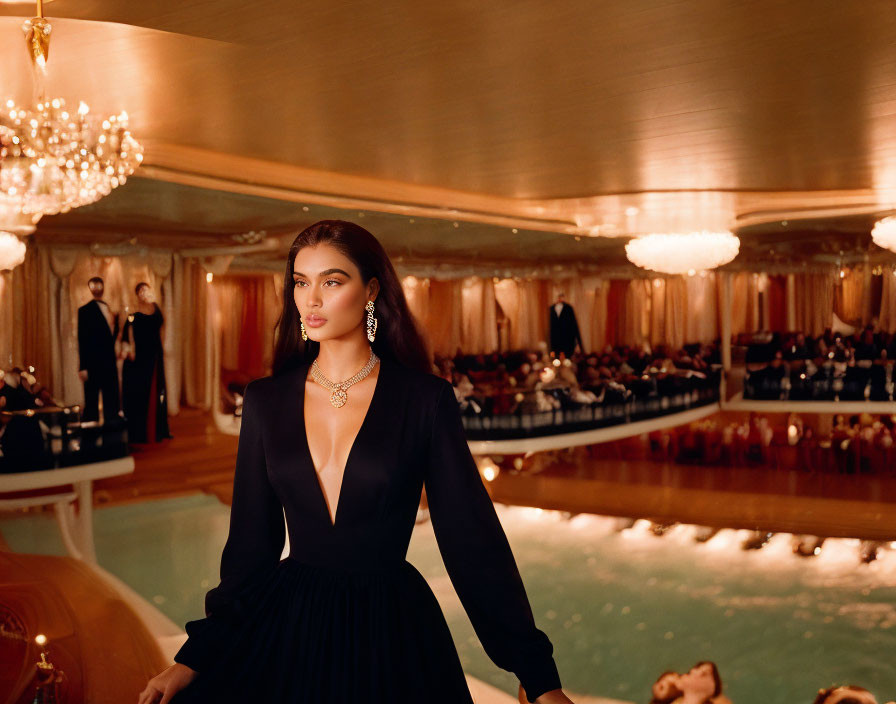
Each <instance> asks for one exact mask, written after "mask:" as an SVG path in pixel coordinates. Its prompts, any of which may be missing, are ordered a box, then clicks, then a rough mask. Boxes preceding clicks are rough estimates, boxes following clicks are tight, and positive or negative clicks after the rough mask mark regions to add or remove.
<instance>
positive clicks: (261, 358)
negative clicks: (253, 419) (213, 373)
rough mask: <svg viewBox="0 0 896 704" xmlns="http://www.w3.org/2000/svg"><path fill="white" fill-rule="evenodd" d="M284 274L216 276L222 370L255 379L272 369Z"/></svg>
mask: <svg viewBox="0 0 896 704" xmlns="http://www.w3.org/2000/svg"><path fill="white" fill-rule="evenodd" d="M280 278H281V277H279V276H277V275H273V274H251V275H232V274H226V275H224V276H220V277H215V278H214V282H213V287H214V289H215V295H216V296H217V300H218V311H219V314H220V320H221V325H220V327H219V329H218V334H219V336H220V340H221V368H222V370H227V371H239V372H242V373H243V374H244V375H247V376H249V377H250V378H253V379H254V378H256V377H260V376H266V375H267V374H269V373H270V372H271V366H272V364H273V357H274V337H275V327H276V324H277V321H278V319H279V316H280V310H281V307H282V302H281V300H280V297H279V295H278V293H277V288H278V287H277V281H278V280H279V279H280ZM280 288H281V289H282V282H281V284H280Z"/></svg>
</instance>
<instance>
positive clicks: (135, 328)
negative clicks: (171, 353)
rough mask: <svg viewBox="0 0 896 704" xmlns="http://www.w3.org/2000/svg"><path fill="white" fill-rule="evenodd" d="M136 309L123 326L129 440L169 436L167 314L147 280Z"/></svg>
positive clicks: (123, 379)
mask: <svg viewBox="0 0 896 704" xmlns="http://www.w3.org/2000/svg"><path fill="white" fill-rule="evenodd" d="M136 293H137V300H138V304H137V310H136V311H134V312H133V313H131V314H130V315H129V316H128V319H127V322H126V323H125V325H124V328H123V329H122V332H121V336H122V338H123V340H124V343H125V345H123V348H124V349H127V350H128V351H127V356H126V357H125V360H124V364H123V365H122V370H121V400H122V404H121V405H122V409H123V410H124V414H125V416H126V417H127V420H128V442H132V443H145V442H158V441H159V440H164V439H166V438H170V437H171V434H170V433H169V432H168V401H167V394H166V393H165V356H164V352H163V350H162V339H163V330H164V324H165V322H164V318H163V317H162V310H161V309H160V308H159V306H158V304H157V303H156V302H155V294H154V293H153V290H152V287H151V286H150V285H149V284H147V283H142V282H141V283H139V284H137V288H136Z"/></svg>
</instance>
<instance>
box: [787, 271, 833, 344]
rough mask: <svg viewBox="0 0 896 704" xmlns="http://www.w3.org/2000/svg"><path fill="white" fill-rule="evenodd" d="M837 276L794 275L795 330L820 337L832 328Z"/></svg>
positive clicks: (830, 274) (829, 274) (831, 274)
mask: <svg viewBox="0 0 896 704" xmlns="http://www.w3.org/2000/svg"><path fill="white" fill-rule="evenodd" d="M835 276H836V275H835V274H833V273H827V274H814V273H813V274H794V275H793V277H794V284H795V292H796V295H795V296H794V299H795V304H796V305H795V309H796V310H795V320H794V328H793V329H794V330H802V331H803V332H805V333H806V334H808V335H820V334H822V333H823V332H824V331H825V328H829V327H831V325H832V323H833V313H834V279H835Z"/></svg>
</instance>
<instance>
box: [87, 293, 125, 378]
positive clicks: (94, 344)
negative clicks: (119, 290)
mask: <svg viewBox="0 0 896 704" xmlns="http://www.w3.org/2000/svg"><path fill="white" fill-rule="evenodd" d="M112 318H113V320H114V329H113V330H112V331H110V330H109V325H108V324H107V323H106V318H105V316H104V315H103V312H102V311H101V310H100V304H99V303H98V302H97V301H95V300H94V301H90V302H89V303H85V304H84V305H83V306H81V307H80V308H78V354H79V357H80V360H81V361H80V366H79V367H78V369H86V370H87V372H88V374H89V375H90V376H94V377H96V376H100V375H103V374H111V373H114V372H115V338H116V337H118V316H117V315H116V314H115V313H113V314H112ZM91 372H92V373H91Z"/></svg>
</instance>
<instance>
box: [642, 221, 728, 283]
mask: <svg viewBox="0 0 896 704" xmlns="http://www.w3.org/2000/svg"><path fill="white" fill-rule="evenodd" d="M739 251H740V240H739V239H738V238H737V237H736V236H735V235H733V234H732V233H730V232H727V231H726V232H709V231H707V230H703V231H700V232H670V233H653V234H649V235H641V236H640V237H636V238H635V239H633V240H631V241H630V242H629V243H628V244H626V245H625V254H626V256H627V257H628V259H629V261H630V262H631V263H632V264H635V265H637V266H639V267H641V268H642V269H651V270H652V271H659V272H662V273H664V274H686V273H691V272H697V271H704V270H706V269H714V268H716V267H717V266H722V264H727V263H728V262H730V261H731V260H732V259H734V258H735V257H736V256H737V253H738V252H739Z"/></svg>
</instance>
